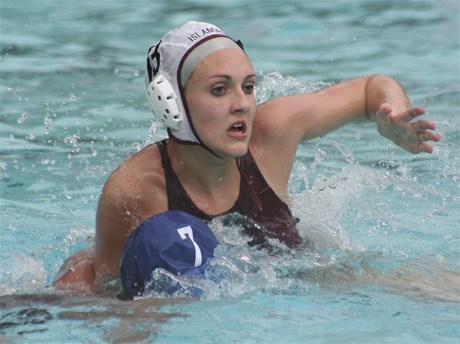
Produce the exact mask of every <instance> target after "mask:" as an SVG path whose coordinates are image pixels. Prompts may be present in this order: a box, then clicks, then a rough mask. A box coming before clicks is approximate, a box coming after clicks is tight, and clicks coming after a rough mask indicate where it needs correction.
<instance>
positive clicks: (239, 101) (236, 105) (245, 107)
mask: <svg viewBox="0 0 460 344" xmlns="http://www.w3.org/2000/svg"><path fill="white" fill-rule="evenodd" d="M253 97H254V96H253V95H252V94H247V93H244V92H243V91H242V90H240V91H237V92H236V94H235V97H234V100H233V104H232V109H231V111H232V113H234V114H241V113H247V112H248V111H249V109H250V108H251V104H252V101H253Z"/></svg>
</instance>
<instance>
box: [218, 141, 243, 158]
mask: <svg viewBox="0 0 460 344" xmlns="http://www.w3.org/2000/svg"><path fill="white" fill-rule="evenodd" d="M247 152H248V144H247V143H240V144H233V145H231V146H227V147H225V148H224V149H222V150H220V151H219V152H217V154H219V155H220V156H221V157H228V158H232V159H236V158H240V157H242V156H243V155H245V154H246V153H247Z"/></svg>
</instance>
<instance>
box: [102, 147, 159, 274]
mask: <svg viewBox="0 0 460 344" xmlns="http://www.w3.org/2000/svg"><path fill="white" fill-rule="evenodd" d="M165 210H167V195H166V187H165V182H164V173H163V168H162V165H161V157H160V153H159V151H158V147H157V146H156V145H151V146H148V147H146V148H144V149H143V150H141V151H139V152H137V153H135V154H133V155H131V156H130V157H129V158H128V159H127V160H126V161H124V162H123V163H122V164H121V165H120V166H119V167H118V168H117V169H116V170H115V171H114V172H113V173H112V175H111V176H110V177H109V179H108V180H107V182H106V183H105V185H104V188H103V190H102V193H101V196H100V198H99V204H98V208H97V215H96V251H95V262H94V270H95V272H96V273H97V274H98V273H100V271H104V270H105V271H106V272H108V273H109V274H111V275H117V274H118V264H119V261H120V254H121V251H122V249H123V247H124V244H125V242H126V240H127V238H128V236H129V234H130V233H131V232H132V231H133V229H134V228H136V227H137V225H139V224H140V223H141V222H142V221H144V220H145V219H146V218H148V217H150V216H152V215H154V214H157V213H159V212H162V211H165Z"/></svg>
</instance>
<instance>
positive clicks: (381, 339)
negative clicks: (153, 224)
mask: <svg viewBox="0 0 460 344" xmlns="http://www.w3.org/2000/svg"><path fill="white" fill-rule="evenodd" d="M0 6H1V39H0V44H1V51H0V53H1V55H0V57H1V59H0V68H1V84H0V97H1V110H0V111H1V112H0V121H1V122H0V125H1V128H0V130H1V135H0V143H1V146H0V147H1V156H0V187H1V204H0V207H1V222H0V235H1V237H0V243H1V250H0V258H1V265H0V302H1V321H0V324H1V325H0V341H1V342H2V343H3V342H5V343H10V342H11V343H44V342H46V343H57V342H59V343H75V342H83V343H92V342H123V343H124V342H133V343H139V342H158V343H252V342H266V343H401V342H403V343H456V342H457V341H458V340H459V339H460V303H459V300H460V235H459V234H460V233H459V228H460V226H459V225H460V211H459V198H460V192H459V165H460V164H459V153H458V152H459V146H460V142H459V138H460V135H459V120H458V111H459V109H460V106H459V105H460V104H459V103H460V101H459V99H460V97H459V96H460V49H459V25H460V3H459V2H458V1H456V0H450V1H449V0H443V1H437V0H430V1H428V0H427V1H425V0H420V1H419V0H417V1H415V0H414V1H391V0H386V1H372V0H355V1H338V0H337V1H310V2H306V1H301V0H296V1H283V2H275V1H272V2H267V1H252V2H247V1H239V0H234V1H226V2H216V1H210V0H199V1H193V2H192V1H158V2H147V1H140V0H135V1H129V2H128V1H116V0H105V1H99V2H93V1H91V2H90V1H86V0H85V1H79V2H75V1H72V2H71V1H56V0H42V1H28V0H24V1H21V2H18V1H13V0H3V1H2V2H1V4H0ZM191 19H196V20H204V21H209V22H212V23H215V24H216V25H218V26H219V27H221V28H222V29H224V31H226V32H227V33H228V34H229V35H231V36H233V37H235V38H240V39H241V40H242V41H243V43H244V44H245V49H246V51H247V52H248V54H249V56H250V57H251V59H252V61H253V62H254V66H255V69H256V71H257V74H258V85H257V96H258V100H259V101H260V102H262V101H264V100H266V99H270V98H273V97H276V96H280V95H285V94H292V93H299V92H311V91H314V90H317V89H319V88H321V87H325V86H327V85H330V84H332V83H337V82H340V81H341V80H344V79H348V78H352V77H354V76H357V75H361V74H371V73H383V74H387V75H390V76H393V77H395V78H397V79H398V80H399V81H400V82H401V83H402V84H403V86H404V87H405V88H406V90H407V91H408V93H409V95H410V96H411V98H412V101H413V103H414V104H416V105H423V106H425V107H426V109H427V112H428V115H427V117H429V118H430V119H433V120H435V121H436V122H437V125H438V129H437V130H438V132H439V133H440V134H441V135H442V137H443V139H442V141H441V142H440V143H437V144H435V152H434V153H433V154H431V155H410V154H409V153H406V152H403V151H401V150H400V149H398V148H397V147H395V146H394V145H393V144H391V143H390V142H388V141H386V140H384V139H382V138H380V137H379V136H378V134H377V132H376V129H375V126H374V125H373V124H372V123H368V124H363V125H350V126H347V127H344V128H341V129H339V130H337V131H335V132H333V133H330V134H328V135H326V136H324V137H321V138H319V139H316V140H313V141H310V142H307V143H304V144H302V145H301V146H300V147H299V150H298V154H297V159H296V162H295V166H294V170H293V173H292V178H291V182H290V185H289V186H290V192H291V194H292V198H293V212H294V213H295V215H296V216H298V217H299V218H300V220H301V222H300V226H299V229H300V232H301V234H302V235H303V236H305V237H307V238H309V239H310V240H312V242H314V243H315V245H316V249H315V250H312V251H308V252H307V251H306V252H300V253H294V252H291V251H289V250H286V249H285V248H282V247H281V248H280V253H279V254H278V255H274V256H273V255H269V254H268V253H267V252H265V251H263V250H256V249H252V248H249V247H248V246H247V245H246V243H245V238H244V237H242V236H241V228H238V226H237V225H230V226H229V225H226V224H224V222H223V221H222V220H221V219H216V220H215V221H214V222H213V223H212V224H211V227H212V228H213V230H214V232H215V233H216V236H217V237H218V239H219V241H220V242H221V245H220V246H219V249H218V252H217V254H216V258H215V259H214V260H213V261H212V264H211V269H210V272H209V273H210V274H218V275H219V276H220V277H221V279H220V280H219V282H212V281H206V282H203V283H202V284H200V285H199V287H200V288H202V289H203V290H204V291H205V292H204V295H203V297H202V299H201V300H200V301H193V300H190V299H185V300H183V299H177V298H173V299H171V298H166V297H164V296H163V295H153V296H152V297H148V298H145V299H143V300H138V301H136V302H122V301H119V300H117V299H116V298H115V297H113V295H110V293H109V295H108V296H107V297H104V298H95V297H85V296H75V295H74V296H66V295H62V294H59V293H57V292H55V291H54V290H53V289H52V288H50V287H49V284H50V283H51V282H52V281H53V280H54V279H55V277H56V275H57V273H58V271H59V267H60V266H61V264H62V262H63V260H64V259H65V258H66V257H68V256H69V255H70V254H72V253H75V252H77V251H78V250H79V249H82V248H88V247H89V248H91V247H93V240H94V239H93V238H94V226H95V221H94V218H95V211H96V206H97V201H98V197H99V193H100V190H101V188H102V186H103V184H104V182H105V180H106V179H107V178H108V176H109V175H110V173H111V172H112V171H113V170H114V169H115V168H116V167H117V166H118V164H119V163H120V162H122V161H123V160H124V159H125V158H126V157H127V156H128V155H129V154H131V153H133V152H135V151H137V150H139V149H141V148H142V147H144V146H145V145H147V144H149V143H152V142H155V141H157V140H159V139H161V138H163V137H165V131H164V129H163V128H161V127H160V126H159V125H158V124H157V123H155V122H153V121H152V119H153V118H152V116H151V113H150V112H149V110H148V109H147V106H146V102H145V96H144V79H143V68H144V61H145V53H146V51H147V48H148V47H149V46H150V45H151V43H153V42H154V41H155V40H157V39H158V38H159V37H160V36H161V35H162V34H163V33H164V32H166V31H167V30H169V29H171V28H173V27H175V26H178V25H181V24H182V23H183V22H185V21H187V20H191ZM157 278H164V279H168V278H169V279H170V278H171V277H170V276H167V275H164V274H161V273H159V274H158V276H157ZM178 282H180V283H183V284H185V285H187V283H189V284H190V283H191V284H193V283H197V282H195V281H187V280H179V281H178ZM113 288H114V290H115V291H116V288H117V286H113ZM176 296H181V295H176Z"/></svg>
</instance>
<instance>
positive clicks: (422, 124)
mask: <svg viewBox="0 0 460 344" xmlns="http://www.w3.org/2000/svg"><path fill="white" fill-rule="evenodd" d="M414 127H415V129H416V130H417V131H423V130H435V129H436V123H434V122H433V121H428V120H420V121H417V122H415V123H414Z"/></svg>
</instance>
